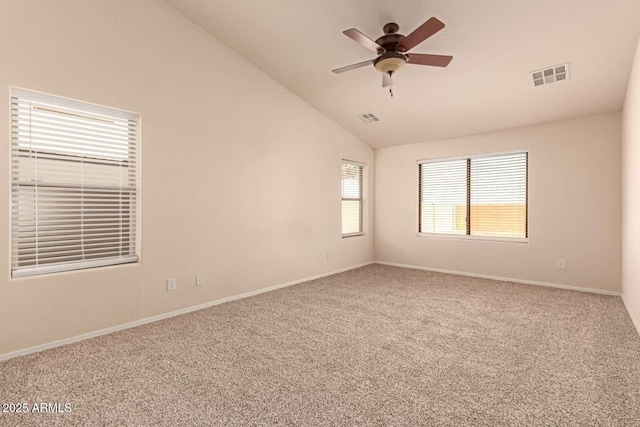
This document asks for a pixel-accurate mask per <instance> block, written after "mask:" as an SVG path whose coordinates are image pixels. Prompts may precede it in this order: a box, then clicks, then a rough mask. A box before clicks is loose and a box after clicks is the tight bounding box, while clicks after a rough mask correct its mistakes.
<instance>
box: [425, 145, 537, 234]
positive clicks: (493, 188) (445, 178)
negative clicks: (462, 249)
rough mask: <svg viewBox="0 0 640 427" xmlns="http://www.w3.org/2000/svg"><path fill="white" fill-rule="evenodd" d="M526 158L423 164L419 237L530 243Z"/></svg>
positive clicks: (512, 155) (495, 157)
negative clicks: (445, 235) (458, 237)
mask: <svg viewBox="0 0 640 427" xmlns="http://www.w3.org/2000/svg"><path fill="white" fill-rule="evenodd" d="M527 163H528V155H527V153H526V152H522V153H510V154H499V155H491V156H483V157H469V158H462V159H454V160H444V161H442V160H438V161H429V160H426V161H421V162H419V164H418V175H419V182H418V188H419V190H418V193H419V203H418V205H419V207H418V209H419V215H418V218H419V219H418V231H419V233H423V234H453V235H456V234H457V235H466V236H480V237H485V238H494V239H510V240H511V239H520V240H524V239H526V238H527V237H528V224H527V194H528V193H527Z"/></svg>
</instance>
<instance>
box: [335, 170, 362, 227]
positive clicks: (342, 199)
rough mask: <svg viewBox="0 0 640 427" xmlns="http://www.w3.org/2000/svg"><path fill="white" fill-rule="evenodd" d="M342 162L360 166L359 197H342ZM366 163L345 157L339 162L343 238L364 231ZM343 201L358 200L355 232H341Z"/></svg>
mask: <svg viewBox="0 0 640 427" xmlns="http://www.w3.org/2000/svg"><path fill="white" fill-rule="evenodd" d="M344 164H349V165H353V166H358V167H359V168H360V197H359V198H352V197H342V165H344ZM366 167H367V165H366V164H365V163H362V162H357V161H354V160H347V159H342V161H341V162H340V184H341V185H340V187H341V190H340V221H341V222H340V233H341V236H342V238H343V239H345V238H349V237H358V236H364V235H365V232H364V228H365V220H364V213H365V209H364V201H365V197H364V193H365V179H364V175H365V170H366ZM343 201H358V202H360V231H358V232H355V233H342V202H343Z"/></svg>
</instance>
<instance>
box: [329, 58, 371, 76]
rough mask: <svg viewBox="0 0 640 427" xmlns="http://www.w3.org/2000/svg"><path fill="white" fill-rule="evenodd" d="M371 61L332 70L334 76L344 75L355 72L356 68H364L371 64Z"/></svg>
mask: <svg viewBox="0 0 640 427" xmlns="http://www.w3.org/2000/svg"><path fill="white" fill-rule="evenodd" d="M373 61H374V60H373V59H370V60H368V61H364V62H358V63H357V64H352V65H347V66H346V67H342V68H336V69H335V70H332V71H333V72H334V73H336V74H340V73H344V72H345V71H351V70H355V69H356V68H361V67H366V66H367V65H369V64H373Z"/></svg>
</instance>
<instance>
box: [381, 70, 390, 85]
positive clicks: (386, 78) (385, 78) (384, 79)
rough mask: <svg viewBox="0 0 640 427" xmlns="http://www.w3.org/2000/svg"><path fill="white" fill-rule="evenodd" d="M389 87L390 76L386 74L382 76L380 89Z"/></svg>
mask: <svg viewBox="0 0 640 427" xmlns="http://www.w3.org/2000/svg"><path fill="white" fill-rule="evenodd" d="M387 86H391V76H390V75H389V74H387V73H384V74H382V87H387Z"/></svg>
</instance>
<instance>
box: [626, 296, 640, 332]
mask: <svg viewBox="0 0 640 427" xmlns="http://www.w3.org/2000/svg"><path fill="white" fill-rule="evenodd" d="M622 302H623V303H624V306H625V308H626V309H627V313H629V317H631V322H632V323H633V326H635V327H636V331H637V332H638V335H640V321H639V320H638V318H637V317H636V316H635V314H633V311H631V307H629V304H627V300H626V298H625V297H624V294H622Z"/></svg>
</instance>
